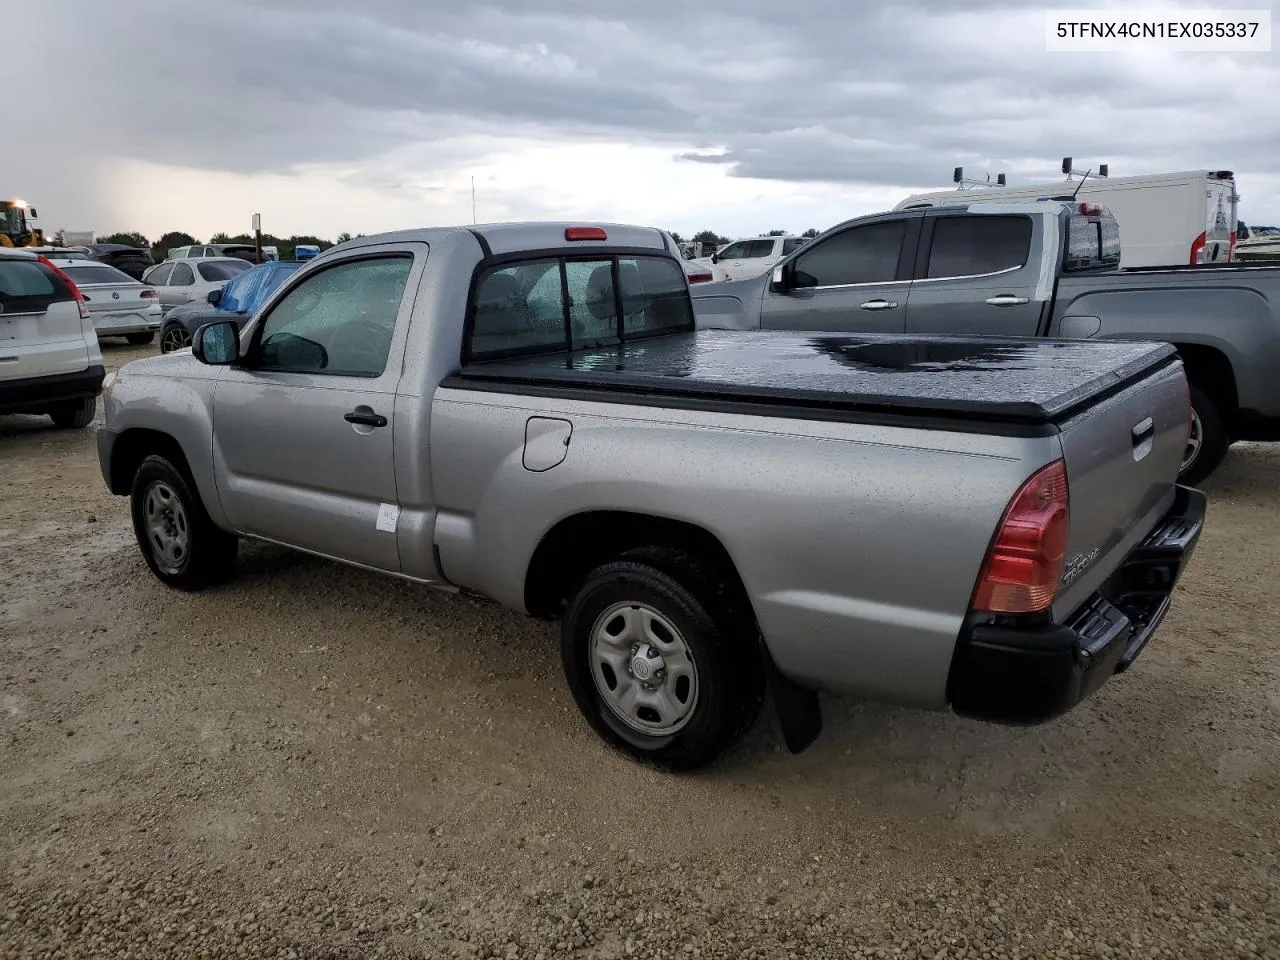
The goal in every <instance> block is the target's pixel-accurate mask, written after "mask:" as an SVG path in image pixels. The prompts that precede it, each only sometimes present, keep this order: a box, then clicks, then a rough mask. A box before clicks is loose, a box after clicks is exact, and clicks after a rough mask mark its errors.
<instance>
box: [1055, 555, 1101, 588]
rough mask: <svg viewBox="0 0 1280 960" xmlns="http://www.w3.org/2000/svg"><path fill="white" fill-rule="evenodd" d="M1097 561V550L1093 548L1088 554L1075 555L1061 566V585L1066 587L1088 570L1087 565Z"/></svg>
mask: <svg viewBox="0 0 1280 960" xmlns="http://www.w3.org/2000/svg"><path fill="white" fill-rule="evenodd" d="M1097 559H1098V548H1097V547H1094V548H1093V549H1092V550H1090V551H1089V552H1088V553H1077V554H1076V555H1075V556H1074V557H1072V558H1071V559H1070V560H1068V561H1067V562H1066V563H1065V564H1063V570H1062V585H1063V586H1066V585H1067V584H1068V583H1070V582H1071V581H1072V580H1074V579H1075V578H1076V577H1078V576H1080V574H1082V573H1084V572H1085V570H1087V569H1088V568H1089V564H1091V563H1093V561H1095V560H1097Z"/></svg>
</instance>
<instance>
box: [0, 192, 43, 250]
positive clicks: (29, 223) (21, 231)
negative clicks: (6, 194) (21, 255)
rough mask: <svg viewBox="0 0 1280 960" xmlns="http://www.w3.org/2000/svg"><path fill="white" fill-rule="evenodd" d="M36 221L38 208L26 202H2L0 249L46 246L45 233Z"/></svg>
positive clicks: (0, 206) (0, 210)
mask: <svg viewBox="0 0 1280 960" xmlns="http://www.w3.org/2000/svg"><path fill="white" fill-rule="evenodd" d="M35 219H36V208H35V207H33V206H30V205H29V204H28V203H27V202H26V201H25V200H0V247H42V246H44V231H43V230H41V229H40V228H39V227H37V226H36V225H35V223H34V222H33V221H34V220H35Z"/></svg>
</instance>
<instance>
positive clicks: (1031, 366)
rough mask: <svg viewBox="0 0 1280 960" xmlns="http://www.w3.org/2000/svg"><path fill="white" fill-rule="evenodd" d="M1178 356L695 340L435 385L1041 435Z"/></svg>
mask: <svg viewBox="0 0 1280 960" xmlns="http://www.w3.org/2000/svg"><path fill="white" fill-rule="evenodd" d="M1175 354H1176V350H1175V349H1174V348H1173V347H1172V346H1170V345H1169V344H1165V343H1146V342H1131V341H1119V340H1108V341H1080V340H1050V339H1037V340H1022V339H1014V338H1004V337H946V336H936V335H931V336H910V335H907V336H898V335H877V334H847V333H812V332H804V333H790V332H777V331H768V332H737V331H724V330H700V331H696V332H691V333H685V334H676V335H668V336H663V337H657V338H654V339H651V340H641V341H633V342H631V343H627V344H623V345H621V346H611V347H604V348H599V349H588V350H583V351H576V352H573V353H564V352H560V353H549V354H541V355H537V356H530V357H522V358H518V359H506V360H495V361H486V362H480V363H473V364H470V365H468V366H466V367H464V368H463V369H462V370H461V371H460V372H459V373H458V374H455V375H454V376H453V377H450V378H449V379H447V380H446V381H445V384H444V385H446V386H454V387H469V388H471V389H478V388H479V389H504V388H505V389H507V390H511V389H518V390H520V391H522V392H525V391H527V392H533V393H537V392H551V393H563V392H570V393H572V394H579V393H580V392H582V391H589V392H590V393H594V394H598V393H599V392H606V393H618V394H621V395H624V396H626V397H627V398H628V400H629V401H630V402H637V400H638V399H639V398H643V397H646V396H647V397H651V398H653V401H655V402H657V401H661V402H681V401H684V402H685V403H694V404H698V405H703V404H707V405H716V404H723V403H734V404H742V403H747V404H751V405H756V406H759V407H760V408H761V412H768V410H769V408H770V407H779V406H780V407H784V408H787V409H792V410H794V409H796V408H801V409H807V410H811V411H814V412H815V413H817V412H825V413H826V414H827V415H828V416H836V417H839V418H841V419H845V418H847V419H852V420H857V419H861V418H862V417H864V416H866V415H875V414H881V415H884V414H888V415H898V416H902V415H907V416H912V417H929V418H934V419H941V420H959V421H962V422H969V423H970V425H972V423H973V422H974V421H978V422H984V423H990V424H1009V425H1024V426H1044V427H1047V426H1051V425H1053V424H1056V423H1059V422H1061V421H1062V420H1065V419H1067V418H1069V417H1070V416H1071V415H1072V414H1073V413H1074V412H1075V411H1076V410H1078V409H1079V408H1080V407H1081V405H1083V404H1086V403H1089V402H1094V401H1096V400H1097V399H1098V398H1100V397H1101V396H1105V395H1110V394H1113V393H1116V392H1118V391H1120V390H1123V389H1124V388H1126V387H1127V386H1129V385H1131V384H1132V383H1134V382H1136V381H1137V380H1138V379H1140V378H1142V377H1143V376H1145V375H1146V374H1147V373H1149V372H1150V371H1151V370H1153V369H1154V368H1156V367H1158V366H1162V365H1164V364H1166V363H1168V362H1170V361H1171V359H1172V358H1173V357H1174V356H1175ZM597 398H598V397H597ZM797 412H799V411H797Z"/></svg>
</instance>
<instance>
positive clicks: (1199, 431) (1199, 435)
mask: <svg viewBox="0 0 1280 960" xmlns="http://www.w3.org/2000/svg"><path fill="white" fill-rule="evenodd" d="M1203 446H1204V427H1203V426H1201V424H1200V414H1199V413H1197V412H1196V410H1195V408H1194V407H1192V408H1191V432H1190V434H1188V435H1187V447H1186V449H1185V450H1184V451H1183V453H1182V468H1181V470H1180V471H1179V472H1180V473H1186V472H1187V471H1188V470H1189V469H1191V465H1192V464H1193V463H1195V462H1196V458H1197V457H1199V456H1200V450H1201V448H1202V447H1203Z"/></svg>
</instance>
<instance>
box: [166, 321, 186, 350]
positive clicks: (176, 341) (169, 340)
mask: <svg viewBox="0 0 1280 960" xmlns="http://www.w3.org/2000/svg"><path fill="white" fill-rule="evenodd" d="M189 346H191V337H190V336H188V335H187V331H186V328H185V327H183V326H182V324H180V323H170V324H166V325H165V328H164V329H163V330H161V331H160V352H161V353H173V351H175V350H182V349H183V348H184V347H189Z"/></svg>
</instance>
